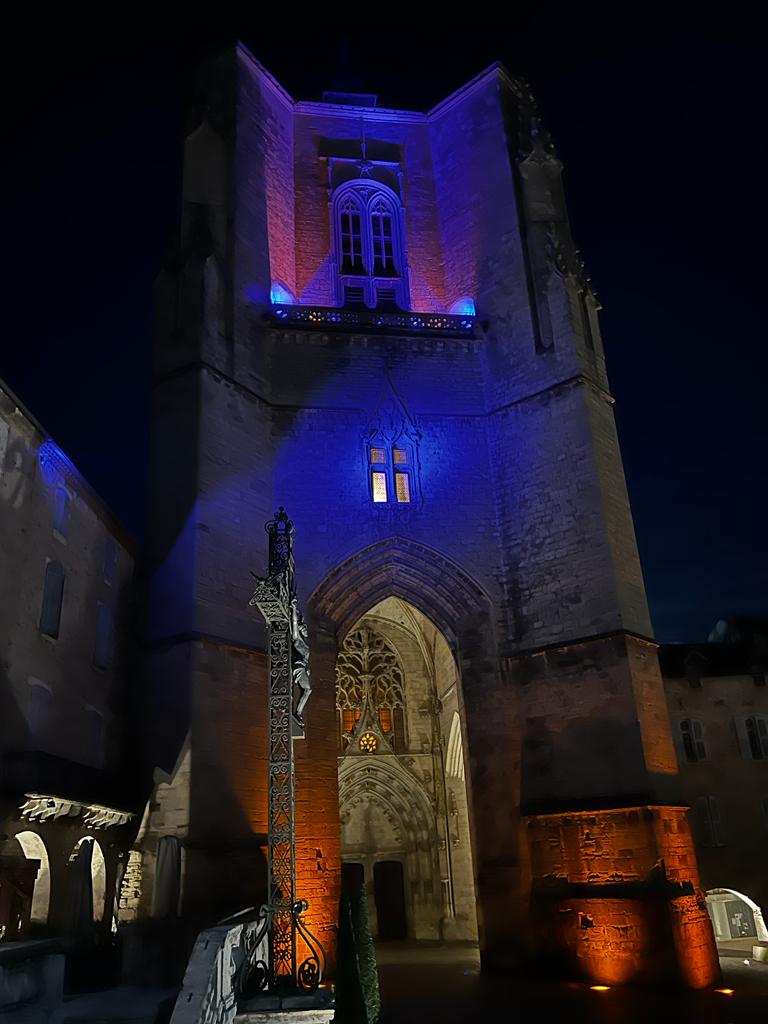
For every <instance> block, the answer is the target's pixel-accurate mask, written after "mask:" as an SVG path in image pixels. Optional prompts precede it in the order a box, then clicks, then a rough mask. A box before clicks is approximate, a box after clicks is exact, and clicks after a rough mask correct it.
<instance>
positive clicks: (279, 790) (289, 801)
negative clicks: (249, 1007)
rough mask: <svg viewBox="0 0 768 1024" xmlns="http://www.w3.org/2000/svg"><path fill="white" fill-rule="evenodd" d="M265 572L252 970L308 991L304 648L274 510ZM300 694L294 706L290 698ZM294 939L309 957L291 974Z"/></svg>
mask: <svg viewBox="0 0 768 1024" xmlns="http://www.w3.org/2000/svg"><path fill="white" fill-rule="evenodd" d="M265 529H266V531H267V534H268V536H269V568H268V571H267V575H266V576H264V577H260V576H256V577H255V579H256V590H255V591H254V594H253V597H252V598H251V600H250V602H249V603H250V605H251V606H252V607H256V608H258V609H259V611H260V612H261V614H262V615H263V616H264V619H265V621H266V624H267V636H268V645H267V646H268V652H269V738H268V746H269V780H268V781H269V825H268V843H269V849H268V860H267V906H266V908H265V922H266V925H267V927H268V929H269V961H270V962H269V970H268V972H263V971H262V970H261V965H252V967H253V968H255V969H256V973H257V974H258V976H259V978H260V979H262V978H263V982H262V987H263V988H274V989H301V990H304V991H314V990H315V989H316V988H317V987H318V985H319V984H320V982H321V980H322V976H323V969H324V966H325V953H324V951H323V948H322V946H321V945H320V943H319V942H318V941H317V940H316V939H315V938H314V937H313V936H312V935H311V933H310V932H309V930H308V929H307V926H306V924H305V923H304V920H303V917H302V915H303V913H304V911H306V909H307V907H308V906H309V904H308V903H307V901H306V900H297V899H296V849H295V794H294V767H293V740H294V737H297V736H303V735H304V731H303V730H304V720H303V717H302V713H303V710H304V706H305V705H306V702H307V699H308V698H309V693H310V686H309V642H308V634H307V629H306V626H305V624H304V621H303V619H302V617H301V613H300V612H299V607H298V601H297V598H296V580H295V564H294V560H293V535H294V528H293V523H292V522H291V521H290V519H289V518H288V513H287V512H286V511H285V509H284V508H283V507H282V506H281V507H280V509H279V511H278V512H277V513H276V514H275V517H274V519H272V520H270V522H268V523H267V524H266V527H265ZM296 689H298V690H299V696H298V700H296V696H295V691H296ZM297 937H300V938H301V941H302V944H303V945H306V947H307V948H308V949H309V956H307V957H305V958H304V960H303V961H302V963H301V964H299V965H298V966H297V962H296V953H297V948H296V947H297Z"/></svg>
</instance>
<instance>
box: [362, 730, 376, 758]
mask: <svg viewBox="0 0 768 1024" xmlns="http://www.w3.org/2000/svg"><path fill="white" fill-rule="evenodd" d="M378 745H379V741H378V740H377V739H376V737H375V736H374V735H373V733H372V732H366V733H363V735H362V736H361V737H360V749H361V750H362V751H363V753H364V754H375V753H376V748H377V747H378Z"/></svg>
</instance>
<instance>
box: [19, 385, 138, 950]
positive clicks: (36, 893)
mask: <svg viewBox="0 0 768 1024" xmlns="http://www.w3.org/2000/svg"><path fill="white" fill-rule="evenodd" d="M133 565H134V545H133V542H132V541H131V540H130V539H129V538H128V537H127V536H126V534H125V532H124V531H123V530H122V528H121V527H120V525H119V524H118V523H117V521H116V520H115V518H114V516H112V514H111V513H110V512H109V511H108V509H107V508H106V507H105V506H104V505H103V503H102V502H101V501H100V500H99V498H98V497H97V496H96V495H95V494H94V492H93V491H92V490H91V488H90V487H89V486H88V484H87V483H86V482H85V481H84V480H83V478H82V477H81V476H80V475H79V473H78V472H77V470H76V469H75V468H74V466H73V465H72V463H71V462H70V461H69V459H68V458H67V457H66V456H65V455H64V453H63V452H62V451H61V449H60V448H59V447H58V446H57V445H56V444H55V443H54V442H53V441H52V440H51V439H50V437H48V436H47V434H46V433H45V431H44V430H43V429H42V428H41V427H40V425H39V423H38V422H37V421H36V420H35V419H34V418H33V417H32V415H31V414H30V413H29V412H27V410H26V409H25V408H24V407H23V405H22V404H21V403H20V402H19V400H18V399H17V398H16V397H15V396H14V395H13V394H12V393H11V392H10V391H9V390H8V389H7V388H6V387H5V386H4V385H2V384H0V866H1V870H0V933H2V937H3V938H4V939H6V940H12V939H14V938H18V937H19V936H25V937H26V936H28V935H30V934H32V935H34V934H36V933H45V932H47V933H49V934H72V933H76V932H88V931H91V930H92V928H93V927H94V926H95V927H96V928H97V930H98V928H99V927H100V928H101V929H102V930H103V931H104V932H105V933H107V934H108V933H109V932H110V931H111V929H112V926H113V923H114V921H115V917H116V909H117V907H116V902H115V901H116V893H117V891H118V888H119V884H120V880H121V876H122V872H123V867H124V863H125V860H126V856H127V848H128V846H129V845H130V840H131V837H132V835H133V832H135V827H134V828H132V827H131V819H132V818H133V815H132V814H131V813H130V811H129V810H127V809H126V806H125V802H124V801H125V800H126V798H127V797H126V786H125V783H124V771H125V755H126V751H125V739H126V731H127V730H128V729H129V728H130V725H129V722H128V716H127V714H126V699H127V691H126V682H127V670H128V664H129V658H130V656H132V655H133V654H134V651H133V650H131V647H130V644H131V636H130V629H129V623H130V620H131V615H132V608H131V584H132V578H133ZM134 646H135V645H134Z"/></svg>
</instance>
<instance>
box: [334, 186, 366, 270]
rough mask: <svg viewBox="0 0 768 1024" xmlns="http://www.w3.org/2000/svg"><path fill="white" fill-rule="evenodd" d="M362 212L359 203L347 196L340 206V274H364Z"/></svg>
mask: <svg viewBox="0 0 768 1024" xmlns="http://www.w3.org/2000/svg"><path fill="white" fill-rule="evenodd" d="M362 217H363V210H362V205H361V203H360V202H359V201H358V200H357V199H355V198H353V197H352V196H347V197H346V199H345V200H344V202H343V203H342V204H341V210H340V215H339V218H340V226H341V272H342V274H364V273H365V272H366V270H365V264H364V263H363V229H362Z"/></svg>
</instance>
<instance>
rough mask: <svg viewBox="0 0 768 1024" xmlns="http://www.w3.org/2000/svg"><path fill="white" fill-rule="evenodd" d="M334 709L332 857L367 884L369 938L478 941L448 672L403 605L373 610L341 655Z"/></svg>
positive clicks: (441, 644) (446, 656)
mask: <svg viewBox="0 0 768 1024" xmlns="http://www.w3.org/2000/svg"><path fill="white" fill-rule="evenodd" d="M336 701H337V714H338V717H339V813H340V819H341V856H342V861H343V862H344V863H346V864H348V865H353V864H354V865H358V873H359V874H360V875H361V876H362V877H363V878H364V879H365V881H366V883H367V889H368V893H369V913H370V915H371V926H372V929H373V931H374V934H378V935H379V936H380V938H387V937H389V938H405V937H408V938H410V939H425V940H435V939H445V940H474V939H476V938H477V921H476V912H475V893H474V885H473V881H472V879H473V868H472V852H471V843H470V834H469V813H468V804H467V794H466V788H465V785H464V772H463V765H462V770H461V772H460V773H459V772H457V771H456V765H455V763H453V762H455V761H456V759H457V757H460V756H461V753H460V751H461V746H460V744H459V746H458V748H457V741H456V738H455V730H456V725H455V723H456V721H457V719H458V707H459V688H458V670H457V666H456V663H455V660H454V658H453V655H452V654H451V651H450V649H449V647H448V644H447V642H446V640H445V638H444V637H443V636H442V634H441V633H440V631H439V630H438V629H436V628H435V626H434V625H433V624H432V623H431V622H430V620H429V619H428V618H427V617H426V616H425V615H423V614H422V613H421V612H419V611H418V610H417V609H416V608H414V607H413V605H411V604H409V603H407V602H405V601H403V600H402V599H401V598H398V597H389V598H386V599H385V600H383V601H380V602H378V603H377V604H376V605H374V607H373V608H371V609H370V610H369V611H368V612H367V614H366V615H364V616H363V617H362V618H361V619H360V620H359V621H358V622H357V623H356V624H355V625H354V626H353V628H352V629H351V630H350V631H349V632H348V633H347V635H346V638H345V640H344V642H343V643H342V644H341V647H340V649H339V654H338V658H337V661H336ZM452 735H453V740H452V739H451V737H452ZM449 751H450V753H451V757H452V764H451V765H450V766H449ZM451 768H452V771H451ZM398 905H400V906H402V912H401V914H400V916H401V917H402V920H398V910H397V907H398Z"/></svg>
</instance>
